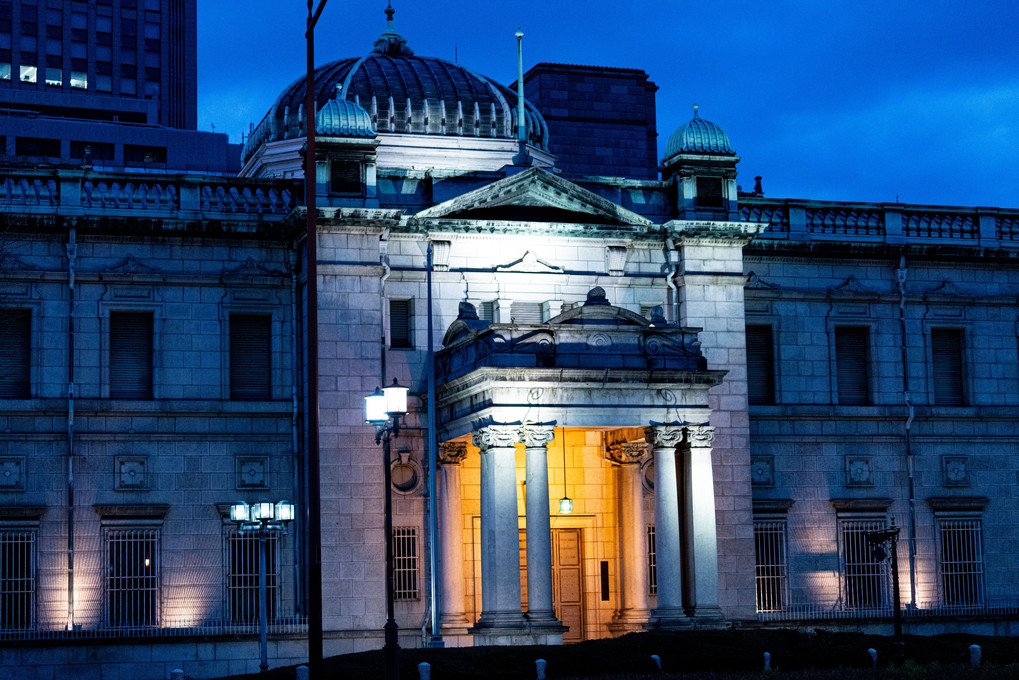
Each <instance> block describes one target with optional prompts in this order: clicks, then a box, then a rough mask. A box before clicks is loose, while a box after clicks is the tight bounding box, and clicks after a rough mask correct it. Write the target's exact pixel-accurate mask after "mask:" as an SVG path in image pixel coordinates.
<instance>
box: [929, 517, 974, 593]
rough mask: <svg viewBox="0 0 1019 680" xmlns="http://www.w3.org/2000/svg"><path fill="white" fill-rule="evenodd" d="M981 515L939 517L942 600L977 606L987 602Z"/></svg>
mask: <svg viewBox="0 0 1019 680" xmlns="http://www.w3.org/2000/svg"><path fill="white" fill-rule="evenodd" d="M982 544H983V540H982V531H981V523H980V520H979V519H941V520H938V556H939V558H940V567H941V588H942V590H941V592H942V600H941V601H942V603H943V604H944V605H945V606H946V607H976V606H980V605H982V604H983V603H984V553H983V547H982Z"/></svg>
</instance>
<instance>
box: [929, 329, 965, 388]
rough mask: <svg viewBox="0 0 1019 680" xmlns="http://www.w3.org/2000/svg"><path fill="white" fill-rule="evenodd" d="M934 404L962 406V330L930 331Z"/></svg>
mask: <svg viewBox="0 0 1019 680" xmlns="http://www.w3.org/2000/svg"><path fill="white" fill-rule="evenodd" d="M931 359H932V363H933V369H934V370H933V384H934V403H935V404H937V405H938V406H962V405H963V401H964V395H963V382H962V330H960V329H957V328H932V329H931Z"/></svg>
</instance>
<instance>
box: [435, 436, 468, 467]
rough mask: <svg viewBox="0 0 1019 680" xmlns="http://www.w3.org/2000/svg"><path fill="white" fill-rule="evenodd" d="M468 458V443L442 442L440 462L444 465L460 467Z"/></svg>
mask: <svg viewBox="0 0 1019 680" xmlns="http://www.w3.org/2000/svg"><path fill="white" fill-rule="evenodd" d="M466 457H467V442H442V443H441V444H439V462H440V463H442V464H443V465H459V464H460V463H462V462H463V460H464V458H466Z"/></svg>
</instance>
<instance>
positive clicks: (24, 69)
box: [19, 64, 39, 83]
mask: <svg viewBox="0 0 1019 680" xmlns="http://www.w3.org/2000/svg"><path fill="white" fill-rule="evenodd" d="M38 73H39V69H38V68H36V67H35V66H28V65H27V64H22V65H21V75H20V78H19V79H20V80H21V82H23V83H34V82H35V81H36V78H37V77H38Z"/></svg>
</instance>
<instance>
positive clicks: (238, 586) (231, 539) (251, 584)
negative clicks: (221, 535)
mask: <svg viewBox="0 0 1019 680" xmlns="http://www.w3.org/2000/svg"><path fill="white" fill-rule="evenodd" d="M227 550H228V551H229V555H228V556H227V557H228V561H227V565H228V569H229V571H228V573H227V581H226V582H227V598H228V599H229V602H228V605H229V607H230V621H232V622H233V623H257V622H258V621H259V617H260V615H261V609H260V608H259V604H260V598H259V595H260V593H259V585H258V576H259V571H258V558H259V555H258V553H259V550H260V548H259V544H258V532H257V531H237V532H234V533H232V534H230V535H229V536H228V537H227ZM279 564H280V561H279V540H278V534H277V533H276V532H272V533H270V534H269V535H268V536H267V537H266V539H265V608H266V618H267V619H268V620H269V621H272V620H274V619H275V618H276V616H277V612H279V600H280V570H279Z"/></svg>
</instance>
